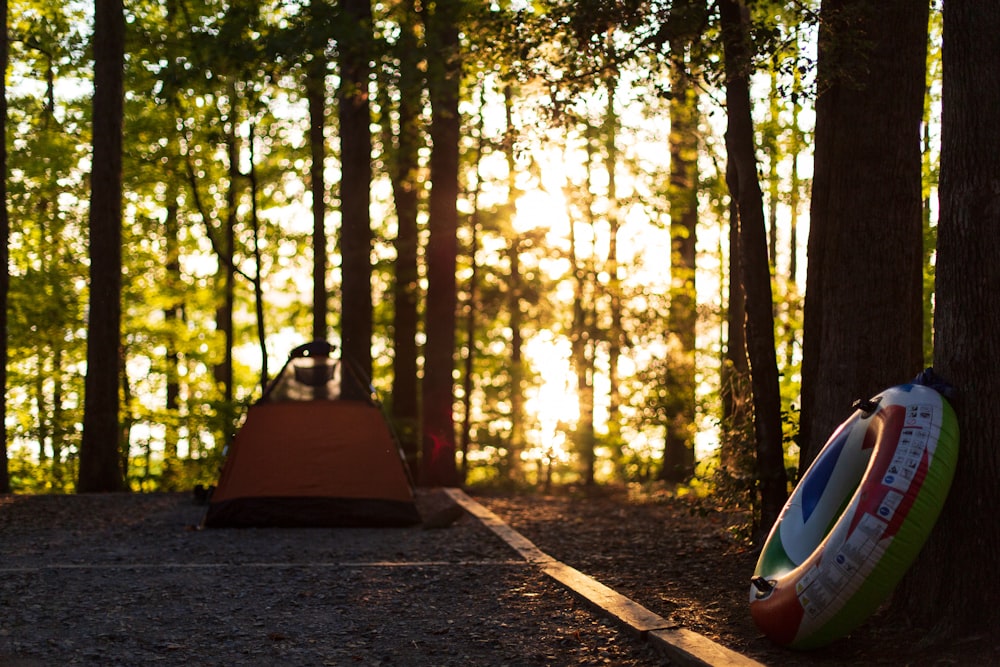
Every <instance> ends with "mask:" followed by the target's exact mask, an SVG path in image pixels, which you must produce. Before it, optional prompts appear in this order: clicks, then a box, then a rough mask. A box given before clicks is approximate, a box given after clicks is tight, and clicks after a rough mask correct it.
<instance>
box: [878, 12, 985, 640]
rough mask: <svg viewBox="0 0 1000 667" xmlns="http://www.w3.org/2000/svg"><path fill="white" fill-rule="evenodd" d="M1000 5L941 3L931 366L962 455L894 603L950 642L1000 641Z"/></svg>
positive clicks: (921, 625)
mask: <svg viewBox="0 0 1000 667" xmlns="http://www.w3.org/2000/svg"><path fill="white" fill-rule="evenodd" d="M998 59H1000V6H998V5H997V4H995V3H988V2H978V3H962V2H946V3H945V4H944V74H943V95H942V97H943V103H942V117H941V120H942V123H941V125H942V127H941V142H942V147H941V182H940V195H939V196H940V202H941V213H940V220H939V222H938V243H937V281H936V292H935V297H936V298H935V304H936V308H935V314H934V368H935V370H936V371H937V372H938V374H939V375H941V376H942V377H944V378H945V379H946V380H947V381H949V382H950V383H951V384H953V385H954V386H955V388H956V390H957V397H956V399H955V400H954V401H953V405H954V407H955V412H956V414H957V416H958V423H959V430H960V432H961V451H960V454H959V458H958V468H957V470H956V473H955V479H954V482H953V483H952V486H951V493H950V495H949V496H948V500H947V502H946V503H945V506H944V510H943V512H942V514H941V517H940V519H939V520H938V522H937V525H936V527H935V528H934V532H933V533H932V534H931V537H930V540H929V541H928V543H927V544H926V545H925V547H924V550H923V552H922V553H921V555H920V557H919V558H918V560H917V563H916V564H915V566H914V568H913V570H912V571H911V572H910V574H909V575H908V577H907V578H906V579H905V580H904V582H903V584H902V587H901V589H900V596H899V598H898V599H897V602H898V603H899V605H898V606H899V607H900V609H901V610H902V611H903V612H905V613H906V615H907V618H908V619H909V620H912V621H914V622H915V623H917V624H918V626H920V627H935V626H936V629H937V631H938V632H939V633H940V634H942V635H945V636H949V635H950V636H961V637H970V636H974V635H976V634H979V633H986V634H987V635H988V636H989V639H987V640H984V641H988V642H994V643H995V642H996V641H997V640H998V634H1000V610H998V607H997V605H996V601H997V599H1000V583H998V581H1000V580H998V579H997V578H996V577H994V576H991V574H990V573H989V567H990V566H989V564H990V563H993V562H994V561H995V559H996V554H997V552H998V550H1000V524H998V522H997V520H996V517H995V516H994V512H995V509H996V507H997V506H998V505H1000V484H998V480H1000V458H998V457H997V446H996V443H997V441H998V440H1000V422H998V421H997V418H996V397H997V396H1000V375H998V374H997V372H996V369H997V367H998V365H1000V261H998V258H1000V177H998V175H1000V134H997V131H996V119H995V117H994V113H993V111H994V110H995V109H996V108H997V106H998V105H1000V75H998V73H997V72H996V70H994V69H990V68H985V69H984V68H983V67H982V64H983V63H986V62H997V60H998Z"/></svg>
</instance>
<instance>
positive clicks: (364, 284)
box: [337, 0, 373, 400]
mask: <svg viewBox="0 0 1000 667" xmlns="http://www.w3.org/2000/svg"><path fill="white" fill-rule="evenodd" d="M341 11H342V12H343V15H342V16H341V23H340V26H341V30H340V35H339V38H338V46H339V49H340V88H339V89H338V91H337V101H338V110H339V115H340V162H341V178H340V215H341V232H340V256H341V312H340V318H341V359H342V361H343V363H344V364H345V367H344V368H343V369H342V370H343V372H344V380H345V381H344V384H343V388H342V390H341V391H342V392H343V394H342V395H343V397H344V398H348V399H355V400H362V399H365V398H366V397H367V396H368V384H369V382H370V380H371V375H372V352H371V341H372V288H371V278H372V259H371V255H372V243H373V237H372V229H371V213H370V210H369V205H370V199H371V183H372V166H371V154H372V137H371V105H370V102H369V97H368V78H369V74H370V71H371V68H370V66H369V58H370V57H371V53H372V46H371V42H372V8H371V2H370V1H369V0H346V1H345V2H342V3H341Z"/></svg>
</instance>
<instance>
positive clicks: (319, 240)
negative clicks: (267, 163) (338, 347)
mask: <svg viewBox="0 0 1000 667" xmlns="http://www.w3.org/2000/svg"><path fill="white" fill-rule="evenodd" d="M316 4H317V3H316V1H315V0H314V1H313V2H312V3H311V4H310V8H311V9H313V8H314V7H315V5H316ZM305 88H306V99H307V101H308V104H309V152H310V155H311V158H312V159H311V161H310V163H309V191H310V193H311V194H312V218H313V233H312V246H313V325H312V338H313V340H324V341H325V340H326V339H327V336H328V330H327V319H328V298H329V297H328V295H327V290H326V266H327V260H326V253H327V250H326V179H325V177H324V175H323V168H324V166H325V162H326V132H325V130H326V58H325V57H324V55H323V51H322V49H316V50H315V52H314V53H313V54H312V60H311V61H310V62H309V64H308V65H307V66H306V84H305Z"/></svg>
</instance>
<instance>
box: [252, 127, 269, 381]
mask: <svg viewBox="0 0 1000 667" xmlns="http://www.w3.org/2000/svg"><path fill="white" fill-rule="evenodd" d="M249 143H250V173H249V180H250V228H251V230H252V231H253V260H254V267H256V268H255V270H254V274H253V301H254V311H255V313H256V315H257V344H258V345H259V346H260V391H261V393H262V394H263V393H264V390H265V389H267V381H268V370H267V326H266V322H265V321H264V282H263V276H262V275H261V273H262V270H261V264H262V262H261V252H260V212H259V211H258V210H257V199H258V192H257V154H256V150H255V149H256V129H255V127H254V125H253V124H251V125H250V138H249Z"/></svg>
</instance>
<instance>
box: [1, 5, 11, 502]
mask: <svg viewBox="0 0 1000 667" xmlns="http://www.w3.org/2000/svg"><path fill="white" fill-rule="evenodd" d="M9 53H10V49H9V43H8V39H7V0H0V72H6V71H7V61H8V59H9ZM9 243H10V214H9V211H8V210H7V77H6V76H3V77H0V264H2V265H3V266H2V271H0V337H2V339H3V342H2V344H0V418H4V424H6V416H7V303H8V300H9V294H10V247H9V245H8V244H9ZM10 491H11V488H10V467H9V464H8V461H7V427H6V426H4V427H3V428H0V493H10Z"/></svg>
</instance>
